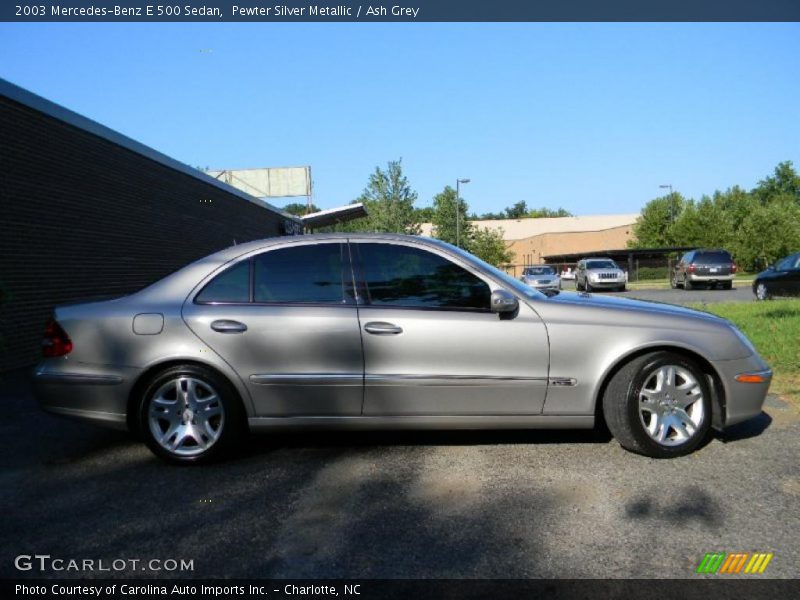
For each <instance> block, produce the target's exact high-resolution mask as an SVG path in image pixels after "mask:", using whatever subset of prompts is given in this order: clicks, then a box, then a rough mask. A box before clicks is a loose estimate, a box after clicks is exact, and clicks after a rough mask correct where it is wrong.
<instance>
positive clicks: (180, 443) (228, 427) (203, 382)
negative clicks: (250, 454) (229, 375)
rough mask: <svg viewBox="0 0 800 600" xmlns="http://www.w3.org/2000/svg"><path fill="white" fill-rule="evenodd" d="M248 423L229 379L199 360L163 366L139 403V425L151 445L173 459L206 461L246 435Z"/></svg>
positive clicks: (230, 449) (162, 455)
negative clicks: (164, 367) (197, 362)
mask: <svg viewBox="0 0 800 600" xmlns="http://www.w3.org/2000/svg"><path fill="white" fill-rule="evenodd" d="M246 422H247V421H246V416H245V412H244V409H243V407H242V403H241V401H240V400H239V397H238V394H237V393H236V391H235V390H234V389H233V387H232V386H231V385H230V383H228V381H227V380H225V379H224V378H223V377H221V376H220V375H218V374H217V373H215V372H214V371H212V370H211V369H208V368H205V367H201V366H199V365H179V366H175V367H171V368H169V369H166V370H164V371H161V372H160V373H158V374H157V375H155V376H154V377H153V379H152V380H151V382H150V383H149V384H148V386H147V387H146V389H145V390H144V393H143V394H142V398H141V400H140V403H139V430H140V432H141V434H142V436H143V437H144V441H145V443H146V444H147V447H148V448H150V450H151V451H152V452H153V453H154V454H155V455H156V456H158V457H159V458H162V459H164V460H166V461H168V462H173V463H179V464H197V463H204V462H208V461H210V460H213V459H215V458H218V457H221V456H223V455H225V454H227V453H229V452H230V451H232V450H234V449H235V448H236V447H237V446H238V445H239V443H241V442H242V440H243V439H244V438H245V437H246V434H247V427H246ZM189 425H191V427H189Z"/></svg>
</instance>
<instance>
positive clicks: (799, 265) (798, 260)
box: [794, 254, 800, 269]
mask: <svg viewBox="0 0 800 600" xmlns="http://www.w3.org/2000/svg"><path fill="white" fill-rule="evenodd" d="M794 268H795V269H800V254H796V255H795V257H794Z"/></svg>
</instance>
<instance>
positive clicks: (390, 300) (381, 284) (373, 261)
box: [356, 244, 491, 310]
mask: <svg viewBox="0 0 800 600" xmlns="http://www.w3.org/2000/svg"><path fill="white" fill-rule="evenodd" d="M356 247H357V250H358V254H359V256H360V263H361V269H362V274H363V278H364V281H365V283H366V290H365V292H366V296H367V297H366V300H367V302H369V303H370V304H373V305H376V306H404V307H412V308H434V309H462V310H463V309H467V310H469V309H479V310H488V309H489V299H490V296H491V291H490V290H489V286H488V285H487V284H486V283H485V282H484V281H483V280H481V279H479V278H478V277H476V276H475V275H473V274H472V273H470V272H469V271H467V270H466V269H463V268H461V267H459V266H458V265H456V264H454V263H452V262H450V261H449V260H446V259H444V258H442V257H440V256H438V255H436V254H433V253H431V252H428V251H425V250H418V249H416V248H410V247H408V246H396V245H392V244H357V245H356Z"/></svg>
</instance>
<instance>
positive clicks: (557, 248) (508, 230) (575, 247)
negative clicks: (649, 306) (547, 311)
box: [422, 213, 639, 276]
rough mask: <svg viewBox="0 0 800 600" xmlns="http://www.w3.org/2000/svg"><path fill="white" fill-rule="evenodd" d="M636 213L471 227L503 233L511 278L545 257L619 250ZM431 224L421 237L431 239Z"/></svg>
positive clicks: (476, 223) (493, 222)
mask: <svg viewBox="0 0 800 600" xmlns="http://www.w3.org/2000/svg"><path fill="white" fill-rule="evenodd" d="M638 217H639V213H633V214H624V215H594V216H586V217H554V218H544V219H501V220H490V221H472V224H473V226H475V227H482V228H489V229H502V230H503V238H504V239H505V240H506V241H507V242H508V244H509V249H510V250H511V251H512V252H513V253H514V264H513V269H512V268H509V269H508V271H509V272H510V273H512V274H513V275H514V276H518V275H521V274H522V268H523V267H525V266H526V265H536V264H541V263H543V262H545V261H544V259H543V257H544V256H550V255H553V254H574V253H580V252H586V253H592V254H602V252H603V250H620V249H623V248H625V247H626V246H627V244H628V240H629V239H631V237H632V236H633V224H634V223H635V222H636V219H637V218H638ZM431 229H432V227H431V224H430V223H424V224H423V225H422V234H423V235H431ZM510 267H511V266H510Z"/></svg>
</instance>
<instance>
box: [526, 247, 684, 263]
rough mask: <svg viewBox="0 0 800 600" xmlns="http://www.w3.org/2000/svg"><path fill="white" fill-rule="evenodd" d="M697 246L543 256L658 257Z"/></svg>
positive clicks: (553, 259)
mask: <svg viewBox="0 0 800 600" xmlns="http://www.w3.org/2000/svg"><path fill="white" fill-rule="evenodd" d="M695 248H696V246H670V247H668V248H620V249H617V250H591V251H589V252H573V253H570V254H550V255H548V256H543V257H542V258H544V260H545V261H546V262H576V261H579V260H580V259H582V258H585V257H587V256H598V257H600V256H602V257H604V258H613V259H622V258H625V259H627V258H630V257H635V258H657V257H659V256H664V255H665V254H670V253H672V252H687V251H689V250H694V249H695Z"/></svg>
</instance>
